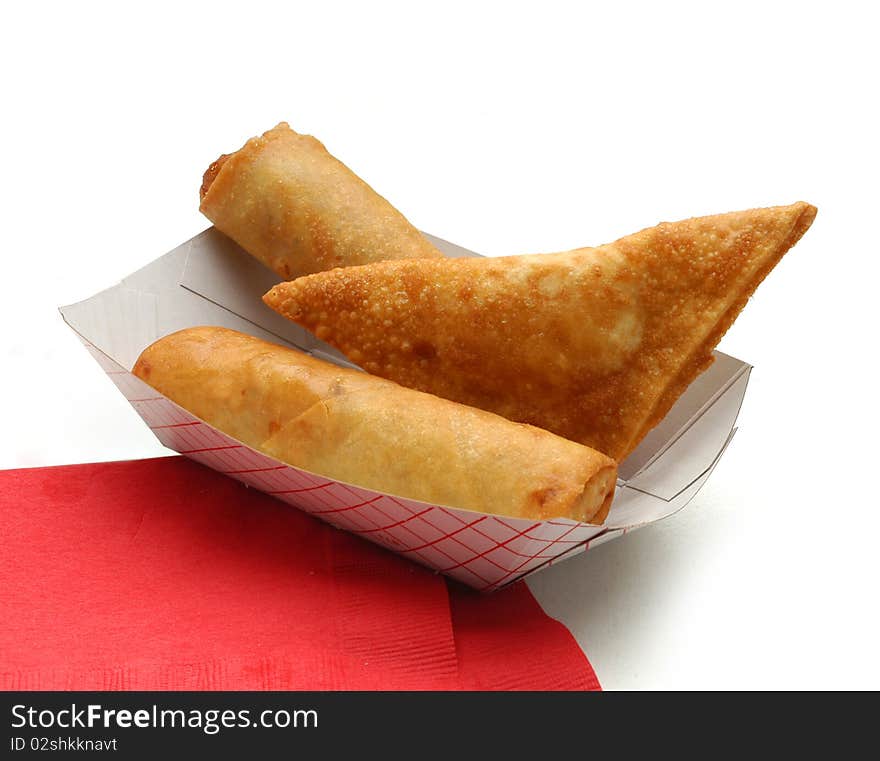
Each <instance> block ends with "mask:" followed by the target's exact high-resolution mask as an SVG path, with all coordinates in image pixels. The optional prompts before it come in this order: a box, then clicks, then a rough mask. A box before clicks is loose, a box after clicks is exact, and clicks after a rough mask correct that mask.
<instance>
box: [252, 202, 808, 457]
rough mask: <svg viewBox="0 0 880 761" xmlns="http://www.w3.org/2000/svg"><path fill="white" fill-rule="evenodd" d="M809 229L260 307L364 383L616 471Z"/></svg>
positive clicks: (384, 270)
mask: <svg viewBox="0 0 880 761" xmlns="http://www.w3.org/2000/svg"><path fill="white" fill-rule="evenodd" d="M815 214H816V209H815V207H813V206H811V205H809V204H807V203H803V202H801V203H796V204H794V205H792V206H781V207H774V208H768V209H754V210H751V211H742V212H734V213H730V214H721V215H718V216H710V217H698V218H695V219H688V220H685V221H682V222H675V223H664V224H660V225H658V226H657V227H652V228H649V229H646V230H642V231H641V232H639V233H636V234H634V235H630V236H628V237H625V238H621V239H620V240H618V241H617V242H615V243H611V244H609V245H605V246H601V247H599V248H584V249H578V250H575V251H568V252H565V253H558V254H544V255H532V256H510V257H503V258H495V259H439V260H413V261H395V262H380V263H377V264H371V265H367V266H363V267H353V268H348V269H338V270H334V271H332V272H324V273H319V274H316V275H311V276H309V277H304V278H300V279H298V280H295V281H293V282H290V283H282V284H279V285H277V286H275V287H274V288H273V289H272V290H271V291H269V293H267V294H266V296H265V297H264V300H265V301H266V303H267V304H269V306H271V307H272V308H273V309H275V310H276V311H278V312H280V313H281V314H282V315H284V316H285V317H288V318H290V319H291V320H293V321H295V322H297V323H299V324H300V325H303V326H304V327H306V328H308V329H310V330H311V331H313V332H314V333H315V335H317V337H318V338H320V339H322V340H324V341H327V342H328V343H330V344H332V345H333V346H335V347H337V348H338V349H340V350H341V351H343V352H344V353H345V354H346V355H347V356H348V357H349V358H350V359H351V360H352V361H353V362H355V363H356V364H358V365H360V366H361V367H363V368H364V369H365V370H367V371H368V372H371V373H374V374H376V375H381V376H383V377H385V378H390V379H391V380H394V381H396V382H398V383H401V384H403V385H405V386H409V387H411V388H416V389H420V390H422V391H428V392H430V393H433V394H437V395H438V396H442V397H445V398H447V399H452V400H455V401H458V402H462V403H464V404H469V405H472V406H475V407H480V408H482V409H485V410H490V411H492V412H495V413H498V414H499V415H503V416H504V417H506V418H509V419H510V420H515V421H519V422H523V423H531V424H532V425H536V426H539V427H541V428H545V429H547V430H549V431H553V432H554V433H557V434H559V435H561V436H565V437H566V438H568V439H571V440H573V441H577V442H580V443H582V444H585V445H587V446H589V447H592V448H594V449H597V450H599V451H600V452H604V453H605V454H607V455H609V456H611V457H613V458H615V459H617V460H621V459H623V458H624V457H625V456H626V455H627V454H628V453H630V452H631V451H632V450H633V449H634V448H635V447H636V445H637V444H638V443H639V442H640V441H641V440H642V438H643V437H644V436H645V434H646V433H647V432H648V431H649V430H650V429H651V428H652V427H654V426H655V425H656V424H657V423H658V422H660V420H661V419H662V418H663V417H664V416H665V415H666V413H667V412H668V411H669V409H670V407H672V405H673V403H674V402H675V400H676V399H677V398H678V397H679V396H680V395H681V394H682V392H683V391H684V390H685V388H687V386H688V385H689V384H690V383H691V381H692V380H693V379H694V378H695V377H696V376H697V375H698V374H699V373H700V372H702V371H703V370H705V369H706V368H707V367H708V366H709V364H710V363H711V362H712V350H713V348H714V347H715V345H716V344H717V343H718V341H719V340H720V339H721V336H722V335H723V334H724V332H725V331H726V330H727V329H728V328H729V327H730V325H731V324H732V323H733V321H734V319H735V318H736V316H737V315H738V314H739V312H740V310H741V309H742V308H743V307H744V306H745V304H746V301H747V300H748V298H749V296H750V295H751V294H752V292H753V291H754V290H755V288H756V287H757V286H758V284H759V283H760V282H761V281H762V280H763V279H764V277H765V276H766V275H767V273H768V272H769V271H770V270H771V269H772V268H773V266H774V265H775V264H776V263H777V262H778V261H779V259H780V258H781V257H782V255H783V254H784V253H785V252H786V251H787V250H788V249H789V248H791V247H792V246H793V245H794V244H795V243H796V242H797V241H798V239H799V238H800V237H801V236H802V235H803V234H804V232H805V231H806V230H807V228H809V226H810V224H811V223H812V221H813V218H814V217H815Z"/></svg>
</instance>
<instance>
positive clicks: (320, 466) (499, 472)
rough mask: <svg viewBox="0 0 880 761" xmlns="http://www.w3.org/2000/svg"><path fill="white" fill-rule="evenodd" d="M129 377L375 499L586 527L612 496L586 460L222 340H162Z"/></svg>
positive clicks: (539, 433)
mask: <svg viewBox="0 0 880 761" xmlns="http://www.w3.org/2000/svg"><path fill="white" fill-rule="evenodd" d="M133 372H134V374H135V375H137V376H138V377H139V378H141V379H142V380H144V381H145V382H146V383H148V384H149V385H150V386H152V387H153V388H155V389H156V390H157V391H159V392H160V393H162V394H163V395H165V396H166V397H168V398H169V399H171V400H172V401H174V402H176V403H177V404H179V405H180V406H181V407H183V408H184V409H187V410H189V411H190V412H191V413H192V414H193V415H196V416H197V417H199V418H200V419H202V420H203V421H205V422H207V423H209V424H210V425H212V426H214V427H216V428H218V429H219V430H221V431H223V432H224V433H226V434H228V435H230V436H232V437H234V438H236V439H238V440H239V441H241V442H242V443H244V444H247V445H248V446H250V447H253V448H254V449H257V450H259V451H261V452H264V453H266V454H268V455H269V456H271V457H274V458H276V459H278V460H281V461H283V462H287V463H290V464H291V465H294V466H296V467H298V468H302V469H304V470H307V471H310V472H313V473H317V474H319V475H322V476H326V477H327V478H332V479H335V480H339V481H344V482H346V483H349V484H355V485H358V486H363V487H366V488H369V489H375V490H376V491H381V492H385V493H389V494H393V495H396V496H400V497H408V498H410V499H417V500H422V501H424V502H428V503H431V504H436V505H444V506H449V507H458V508H464V509H467V510H475V511H478V512H483V513H492V514H497V515H505V516H511V517H516V518H529V519H534V520H544V519H549V518H571V519H573V520H576V521H582V522H587V523H601V522H602V521H603V520H604V518H605V516H606V515H607V513H608V508H609V507H610V504H611V499H612V496H613V494H614V487H615V483H616V476H617V467H616V463H615V462H614V461H613V460H611V459H610V458H608V457H606V456H605V455H603V454H601V453H599V452H596V451H595V450H593V449H589V448H588V447H584V446H582V445H580V444H576V443H574V442H572V441H567V440H566V439H563V438H561V437H559V436H555V435H554V434H552V433H548V432H547V431H544V430H541V429H539V428H534V427H532V426H529V425H521V424H517V423H512V422H510V421H509V420H505V419H504V418H502V417H500V416H498V415H494V414H492V413H489V412H485V411H483V410H478V409H475V408H472V407H466V406H464V405H461V404H457V403H455V402H450V401H447V400H445V399H440V398H438V397H436V396H432V395H430V394H426V393H422V392H420V391H414V390H412V389H408V388H404V387H403V386H399V385H397V384H396V383H393V382H391V381H388V380H383V379H381V378H377V377H375V376H372V375H368V374H366V373H362V372H359V371H357V370H351V369H347V368H341V367H338V366H336V365H333V364H330V363H328V362H324V361H322V360H319V359H315V358H314V357H310V356H308V355H306V354H303V353H302V352H299V351H297V350H295V349H289V348H285V347H281V346H276V345H274V344H270V343H267V342H265V341H261V340H259V339H257V338H253V337H252V336H248V335H245V334H243V333H238V332H236V331H233V330H228V329H225V328H216V327H199V328H189V329H187V330H182V331H180V332H177V333H173V334H171V335H169V336H166V337H165V338H162V339H160V340H158V341H156V342H155V343H154V344H152V345H151V346H149V347H148V348H147V349H145V350H144V352H143V353H142V354H141V356H140V357H139V359H138V361H137V363H136V364H135V367H134V370H133Z"/></svg>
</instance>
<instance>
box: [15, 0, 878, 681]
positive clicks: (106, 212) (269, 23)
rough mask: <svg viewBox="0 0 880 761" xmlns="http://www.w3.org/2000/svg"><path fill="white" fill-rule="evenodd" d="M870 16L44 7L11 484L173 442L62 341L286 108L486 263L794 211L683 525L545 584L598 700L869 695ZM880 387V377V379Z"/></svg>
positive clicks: (30, 104)
mask: <svg viewBox="0 0 880 761" xmlns="http://www.w3.org/2000/svg"><path fill="white" fill-rule="evenodd" d="M869 14H870V4H863V3H854V2H853V3H850V2H840V3H836V4H833V5H830V6H829V5H822V4H818V3H817V4H813V3H804V2H800V3H789V2H780V3H753V2H740V3H737V4H736V5H735V6H730V8H729V9H728V10H724V11H722V10H719V9H717V8H714V4H708V3H675V2H673V3H663V4H648V3H644V4H642V3H626V2H621V3H613V4H610V3H603V4H601V5H600V6H599V7H598V8H591V7H589V4H581V3H567V4H566V3H553V2H543V3H539V4H538V3H535V4H518V3H497V4H494V3H485V4H482V3H456V2H446V3H442V4H440V3H438V4H432V5H429V6H426V5H424V4H418V3H400V4H392V3H357V4H356V3H350V4H348V3H330V2H327V3H309V4H300V3H284V4H282V3H278V4H262V3H257V2H249V3H240V4H226V3H191V4H189V3H188V4H182V3H167V4H166V3H152V4H150V5H148V6H142V8H141V10H139V11H135V10H132V9H131V7H130V6H128V5H127V4H121V3H77V4H70V3H32V4H27V5H20V6H18V7H17V9H16V10H10V9H9V8H4V10H3V11H0V17H2V18H0V65H2V70H3V72H4V88H3V89H4V93H3V100H4V106H5V107H4V109H3V110H4V116H3V119H2V120H0V136H2V145H3V151H4V152H3V159H2V166H3V172H2V182H0V208H2V209H3V216H2V219H3V230H4V233H5V235H4V240H3V243H4V249H5V250H4V254H3V263H2V273H3V285H4V287H3V298H2V299H0V325H2V330H3V341H2V345H0V362H2V368H3V372H2V373H0V394H2V398H3V399H4V402H5V403H4V418H3V422H4V434H5V435H4V436H3V437H2V441H0V467H2V468H14V467H27V466H35V465H49V464H62V463H73V462H88V461H97V460H112V459H130V458H138V457H150V456H157V455H161V454H164V453H166V450H163V449H162V447H161V446H160V445H159V444H158V443H157V441H156V440H155V439H154V438H153V437H152V435H151V433H150V432H149V431H148V430H147V429H146V427H145V426H144V425H143V423H142V422H141V421H140V419H139V418H138V417H137V415H136V414H135V413H134V411H133V410H132V409H131V408H130V407H129V406H128V404H127V402H125V400H124V399H123V398H122V396H121V395H120V394H119V393H118V392H117V391H116V390H115V389H114V388H113V386H112V384H111V383H110V382H109V380H108V379H107V378H106V377H105V376H104V375H103V373H102V372H101V370H100V369H99V368H98V366H97V365H96V364H95V363H94V362H93V360H92V359H91V358H90V357H89V356H88V354H87V353H86V352H85V351H84V350H83V349H82V347H81V346H80V345H79V344H78V342H77V340H76V338H75V336H74V335H73V334H72V333H71V332H70V331H69V330H68V329H67V328H66V327H65V326H64V324H63V323H62V321H61V318H60V317H59V315H58V313H57V311H56V307H57V306H58V305H60V304H66V303H70V302H73V301H78V300H81V299H83V298H85V297H87V296H90V295H91V294H93V293H94V292H96V291H97V290H99V289H100V288H103V287H106V286H109V285H112V284H114V283H115V282H117V281H118V280H119V279H120V278H121V277H122V276H124V275H126V274H128V273H129V272H131V271H133V270H134V269H136V268H138V267H139V266H141V265H143V264H145V263H147V262H148V261H150V260H152V259H154V258H155V257H156V256H158V255H159V254H162V253H164V252H165V251H167V250H169V249H171V248H173V247H174V246H175V245H176V244H177V243H179V242H181V241H183V240H185V239H187V238H189V237H191V236H192V235H194V234H195V233H197V232H198V231H200V230H201V229H203V228H204V227H206V226H207V224H208V223H207V221H206V220H205V219H204V218H202V217H201V216H200V215H199V213H198V210H197V205H198V187H199V183H200V178H201V173H202V172H203V171H204V169H205V168H206V167H207V166H208V164H209V163H210V162H211V161H212V160H213V159H215V158H216V157H217V156H218V155H219V154H220V153H223V152H228V151H231V150H233V149H235V148H237V147H239V145H240V144H241V143H242V142H244V140H245V139H246V138H247V137H249V136H251V135H254V134H257V133H259V132H262V131H264V130H265V129H268V128H269V127H271V126H273V125H274V124H275V123H276V122H278V121H281V120H287V121H289V122H290V123H291V125H292V126H293V127H294V128H295V129H296V130H298V131H300V132H309V133H311V134H314V135H316V136H317V137H319V138H320V139H321V140H322V141H323V142H324V143H325V144H326V145H327V147H328V149H329V150H330V151H331V152H332V153H334V154H335V155H336V156H338V157H339V158H340V159H342V160H343V161H345V162H346V163H347V164H349V166H351V167H352V169H354V170H355V171H356V172H357V173H359V174H360V175H361V176H362V177H364V178H365V179H366V180H367V181H368V182H369V183H370V184H371V185H373V187H374V188H376V189H377V190H378V191H379V192H380V193H382V194H383V195H385V196H386V197H387V198H389V200H391V202H392V203H394V204H395V205H396V206H397V207H398V208H400V209H401V210H402V211H403V212H404V214H406V216H407V217H408V218H409V219H410V220H411V221H412V222H413V223H414V224H415V225H417V226H418V227H420V228H421V229H423V230H428V231H430V232H432V233H435V234H437V235H439V236H442V237H444V238H446V239H448V240H451V241H454V242H456V243H459V244H461V245H463V246H466V247H468V248H471V249H473V250H476V251H479V252H481V253H484V254H487V255H503V254H511V253H526V252H540V251H553V250H562V249H566V248H572V247H576V246H584V245H596V244H600V243H604V242H608V241H611V240H613V239H615V238H617V237H619V236H621V235H624V234H626V233H629V232H634V231H635V230H638V229H641V228H643V227H647V226H650V225H653V224H655V223H657V222H659V221H661V220H674V219H679V218H683V217H689V216H694V215H699V214H709V213H716V212H722V211H729V210H734V209H741V208H749V207H754V206H763V205H776V204H784V203H790V202H793V201H796V200H801V199H802V200H807V201H810V202H811V203H814V204H816V205H817V206H818V207H819V215H818V218H817V220H816V222H815V223H814V225H813V227H812V229H811V230H810V231H809V232H808V233H807V235H806V236H805V237H804V239H803V240H802V241H801V242H800V244H798V246H797V247H796V248H795V249H794V250H793V251H792V252H791V253H790V254H789V255H787V256H786V258H785V259H784V260H783V261H782V263H781V264H780V265H779V267H778V268H777V269H776V270H775V271H774V272H773V273H772V274H771V275H770V276H769V277H768V278H767V280H766V281H765V283H764V284H763V285H762V286H761V287H760V288H759V290H758V292H757V294H756V296H755V297H754V298H753V299H752V301H751V303H750V304H749V306H748V307H747V308H746V310H745V311H744V312H743V314H742V315H741V316H740V318H739V319H738V321H737V322H736V324H735V325H734V326H733V328H732V329H731V330H730V332H729V333H728V334H727V336H725V338H724V340H723V341H722V343H721V345H720V347H719V348H721V349H722V350H723V351H725V352H727V353H729V354H732V355H734V356H737V357H740V358H742V359H745V360H747V361H749V362H751V363H752V364H754V365H755V370H754V371H753V373H752V378H751V383H750V387H749V392H748V394H747V396H746V401H745V405H744V407H743V410H742V413H741V416H740V422H739V425H740V431H739V433H738V434H737V436H736V438H735V439H734V441H733V443H732V445H731V446H730V448H729V450H728V452H727V453H726V455H725V456H724V458H723V460H722V461H721V463H720V464H719V466H718V467H717V469H716V471H715V473H714V474H713V476H712V478H711V479H710V481H709V482H708V484H707V485H706V486H705V487H704V489H703V490H702V491H701V492H700V494H699V495H698V496H697V497H696V499H695V500H694V501H693V502H692V503H691V504H690V505H689V506H688V507H687V508H686V509H685V510H684V511H682V512H681V513H679V514H677V515H675V516H673V517H672V518H670V519H667V520H666V521H663V522H662V523H660V524H658V525H655V526H652V527H649V528H646V529H643V530H641V531H638V532H636V533H634V534H631V535H629V536H627V537H625V538H623V539H621V540H618V541H614V542H610V543H608V544H605V545H603V546H601V547H598V548H597V549H595V550H593V551H590V552H588V553H586V554H584V555H582V556H580V557H578V558H575V559H573V560H571V561H569V562H566V563H563V564H561V565H559V566H557V567H554V568H551V569H549V570H547V571H545V572H543V573H541V574H538V575H537V576H535V577H533V579H532V581H530V585H531V587H532V589H533V590H534V591H535V593H536V595H537V596H538V598H539V600H540V601H541V603H542V605H544V607H545V609H546V610H547V611H548V612H549V613H550V614H551V615H554V616H556V617H558V618H560V619H561V620H562V621H564V622H565V623H566V624H567V625H568V626H569V627H570V628H571V630H572V631H573V633H574V634H575V636H576V637H577V639H578V641H579V642H580V643H581V644H582V646H583V647H584V649H585V651H586V652H587V654H588V655H589V657H590V659H591V661H592V662H593V664H594V666H595V668H596V670H597V673H598V675H599V678H600V680H601V682H602V683H603V685H604V686H605V687H606V688H608V689H624V688H636V689H640V688H787V687H791V688H802V687H820V688H833V687H836V688H846V687H849V688H854V687H874V688H876V687H880V657H878V654H877V642H878V641H880V614H878V606H877V586H878V577H880V562H878V555H880V553H878V550H877V543H878V539H880V509H878V508H880V504H878V503H880V500H878V497H877V494H876V491H875V488H874V485H873V481H874V480H875V479H874V472H875V471H874V469H875V467H876V459H877V444H876V438H875V436H874V434H875V432H876V431H877V428H878V425H877V424H878V413H877V391H876V387H877V378H876V374H875V369H876V367H877V359H876V352H877V343H878V342H877V327H878V319H877V316H876V315H877V306H876V304H877V301H878V292H877V282H878V275H880V265H878V258H880V250H878V249H880V244H878V238H877V234H876V232H875V229H876V226H877V222H876V217H877V202H878V200H880V191H878V182H877V177H878V175H880V149H878V144H880V141H878V134H880V117H878V105H877V103H878V99H877V97H876V89H877V84H876V82H877V73H878V71H880V54H878V49H877V46H876V40H875V39H874V36H875V35H874V30H875V29H876V24H875V23H874V21H873V18H872V17H871V15H869ZM872 389H874V390H873V391H872Z"/></svg>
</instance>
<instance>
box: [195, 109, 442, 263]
mask: <svg viewBox="0 0 880 761" xmlns="http://www.w3.org/2000/svg"><path fill="white" fill-rule="evenodd" d="M200 208H201V211H202V213H203V214H204V215H205V216H206V217H208V219H210V220H211V221H212V222H213V223H214V225H215V226H216V227H217V229H218V230H220V231H221V232H223V233H225V234H226V235H228V236H229V237H230V238H232V239H233V240H234V241H235V242H236V243H238V244H239V245H240V246H241V247H242V248H243V249H244V250H245V251H247V252H248V253H250V254H251V255H252V256H255V257H256V258H257V259H259V260H260V261H261V262H263V264H265V265H266V266H267V267H269V268H270V269H272V270H274V271H275V272H277V273H278V274H279V275H280V276H281V277H283V278H285V279H286V280H289V279H290V278H293V277H299V276H300V275H307V274H309V273H312V272H321V271H323V270H329V269H333V268H334V267H347V266H351V265H356V264H368V263H369V262H378V261H382V260H385V259H418V258H428V259H431V258H440V257H442V254H441V253H440V251H438V250H437V249H436V248H435V247H434V246H432V245H431V244H430V243H428V241H427V239H426V238H425V237H424V236H423V235H422V234H421V233H420V232H419V231H418V230H417V229H416V228H415V227H413V226H412V225H411V224H410V223H409V222H407V220H406V219H405V218H404V216H403V215H402V214H401V213H400V212H399V211H397V209H395V208H394V207H393V206H392V205H391V204H390V203H388V201H386V200H385V199H384V198H382V196H380V195H379V194H378V193H376V192H375V191H374V190H373V189H372V188H371V187H370V186H369V185H367V183H365V182H364V181H363V180H361V179H360V178H359V177H358V176H357V175H356V174H354V172H352V171H351V170H350V169H349V168H348V167H347V166H345V164H343V163H342V162H341V161H338V160H337V159H335V158H333V156H331V155H330V154H329V153H328V152H327V150H326V148H324V146H323V145H322V144H321V143H320V142H319V141H318V140H316V139H315V138H313V137H311V136H310V135H300V134H298V133H296V132H294V131H293V130H292V129H291V128H290V127H289V126H288V125H287V124H285V123H284V122H282V123H281V124H279V125H278V126H277V127H275V128H274V129H271V130H269V131H268V132H266V133H265V134H264V135H263V136H262V137H255V138H252V139H251V140H248V141H247V143H245V145H244V147H243V148H241V149H240V150H238V151H236V152H235V153H232V154H230V155H223V156H221V157H220V158H219V159H217V161H215V162H214V163H213V164H212V165H211V166H210V167H209V168H208V171H207V172H205V176H204V178H203V182H202V188H201V206H200Z"/></svg>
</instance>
